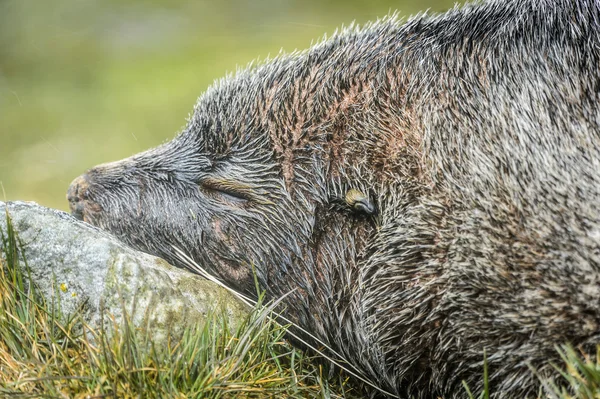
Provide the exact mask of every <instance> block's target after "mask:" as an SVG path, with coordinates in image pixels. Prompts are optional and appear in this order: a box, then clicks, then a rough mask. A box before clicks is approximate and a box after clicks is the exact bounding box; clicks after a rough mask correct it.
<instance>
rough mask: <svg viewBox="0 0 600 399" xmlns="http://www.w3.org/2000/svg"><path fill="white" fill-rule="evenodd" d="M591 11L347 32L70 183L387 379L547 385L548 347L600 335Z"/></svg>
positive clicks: (77, 195) (119, 221)
mask: <svg viewBox="0 0 600 399" xmlns="http://www.w3.org/2000/svg"><path fill="white" fill-rule="evenodd" d="M599 23H600V3H599V2H598V1H592V0H530V1H527V0H509V1H491V2H488V3H485V4H479V5H471V6H465V7H462V8H456V9H453V10H451V11H449V12H447V13H445V14H443V15H439V16H433V17H431V16H419V17H416V18H413V19H411V20H409V21H408V22H406V23H404V24H401V23H399V22H397V21H396V20H395V19H394V18H387V19H384V20H382V21H380V22H377V23H373V24H371V25H368V26H366V27H364V28H360V29H359V28H351V29H346V30H344V31H342V32H341V33H339V34H336V35H334V36H333V37H332V38H330V39H328V40H325V41H323V42H321V43H319V44H317V45H315V46H314V47H312V48H310V49H308V50H307V51H304V52H299V53H294V54H290V55H282V56H280V57H278V58H276V59H274V60H271V61H268V62H266V63H263V64H261V65H258V66H254V67H250V68H248V69H246V70H243V71H240V72H238V73H237V74H236V75H235V76H232V77H228V78H225V79H223V80H221V81H219V82H217V83H216V84H215V85H214V86H213V87H212V88H210V89H209V90H208V91H207V92H206V93H205V94H203V95H202V96H201V97H200V99H199V100H198V103H197V105H196V107H195V110H194V113H193V116H192V117H191V119H190V120H189V123H188V125H187V127H186V128H185V130H184V131H183V132H182V133H181V134H180V135H178V136H177V137H176V138H175V139H174V140H172V141H170V142H168V143H166V144H164V145H162V146H160V147H158V148H154V149H151V150H149V151H147V152H144V153H141V154H138V155H134V156H132V157H131V158H128V159H125V160H122V161H119V162H115V163H111V164H105V165H100V166H97V167H95V168H93V169H91V170H89V171H88V172H87V173H86V174H85V175H83V176H81V177H79V178H78V179H76V180H75V181H74V183H73V185H72V186H71V188H70V190H69V200H70V203H71V207H72V210H73V213H74V214H75V215H77V216H79V217H80V218H82V219H83V220H85V221H87V222H89V223H92V224H94V225H97V226H100V227H101V228H103V229H106V230H109V231H111V232H113V233H114V234H116V235H117V236H119V237H120V238H121V239H123V240H124V241H126V242H128V243H129V244H130V245H132V246H134V247H136V248H140V249H142V250H144V251H147V252H149V253H152V254H155V255H159V256H161V257H164V258H165V259H167V260H169V261H171V262H173V263H175V264H180V265H181V264H182V263H181V262H180V261H179V258H178V257H177V256H175V253H174V250H173V247H177V248H180V249H182V250H183V251H184V252H186V253H188V254H189V255H190V256H191V257H192V258H193V259H194V260H195V261H196V262H198V263H199V264H200V265H202V267H204V268H205V269H207V270H208V271H210V272H211V273H213V274H214V275H216V276H218V277H219V278H220V279H221V280H222V281H224V282H225V283H226V284H228V285H229V286H231V287H233V288H235V289H236V290H238V291H240V292H242V293H244V294H247V295H251V296H252V295H256V289H255V285H254V275H256V278H257V280H258V282H259V284H260V286H261V287H262V288H263V289H265V290H266V291H267V295H268V296H269V297H271V298H279V297H282V296H284V295H285V294H288V293H289V292H290V291H291V294H289V295H288V296H286V297H285V299H284V300H283V302H284V304H285V305H286V309H287V310H286V312H285V314H286V316H287V317H288V318H289V319H291V320H292V321H293V322H294V323H296V324H297V325H299V326H301V327H302V328H304V329H305V330H306V331H308V332H310V333H311V334H313V335H314V336H315V337H317V338H318V340H320V341H322V342H323V343H325V344H327V345H328V346H329V347H331V348H332V349H333V351H335V352H336V353H337V354H338V355H339V356H340V357H342V358H344V359H345V360H346V361H347V362H348V365H347V367H348V368H349V369H352V370H354V371H355V372H356V373H357V374H360V375H361V376H363V377H365V378H366V379H368V380H369V381H371V382H372V383H373V384H374V385H377V386H378V387H379V388H381V389H382V390H384V391H387V392H388V393H390V394H395V395H400V396H405V395H412V396H413V397H417V398H432V397H437V396H443V397H444V398H458V397H464V396H465V391H464V390H463V388H462V386H461V381H463V380H465V381H466V382H467V383H468V384H469V386H470V387H471V389H473V390H476V389H478V388H480V387H481V386H482V385H481V375H482V371H483V362H484V352H485V353H486V354H487V363H488V368H489V371H490V377H489V380H490V386H491V387H492V392H493V395H492V396H494V397H496V398H517V397H518V398H521V397H526V396H529V397H534V396H535V395H536V393H537V392H538V389H539V385H540V383H539V379H538V376H536V375H535V373H533V372H532V368H533V369H534V370H536V372H537V374H539V376H548V375H550V374H552V373H553V372H554V369H553V368H552V367H551V366H550V364H549V363H550V362H551V361H554V362H559V361H560V360H559V358H558V354H557V352H556V350H555V345H558V344H564V343H571V344H573V345H575V346H578V347H580V348H581V350H582V351H587V352H589V353H593V352H595V347H596V344H598V343H600V105H599V104H600V102H599V92H600V67H599V65H600V26H599ZM302 337H303V338H304V339H305V340H306V341H310V342H312V344H314V345H317V346H322V345H321V344H317V343H315V342H314V340H313V338H312V337H310V336H308V335H306V334H303V335H302ZM326 352H327V351H326ZM330 355H331V356H332V357H335V358H337V357H338V355H333V354H331V353H330ZM373 392H374V393H380V391H377V390H374V391H373Z"/></svg>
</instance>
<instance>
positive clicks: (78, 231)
mask: <svg viewBox="0 0 600 399" xmlns="http://www.w3.org/2000/svg"><path fill="white" fill-rule="evenodd" d="M6 210H8V214H9V216H10V218H11V220H12V224H13V226H14V228H15V231H16V232H17V236H18V237H19V239H20V241H21V242H22V245H23V255H24V257H25V259H26V260H27V265H28V267H29V272H30V276H31V279H32V280H33V282H34V283H35V284H36V285H37V287H38V290H39V292H40V293H41V294H42V295H43V296H44V297H45V298H46V299H47V300H48V301H49V303H51V304H55V306H60V309H61V313H62V314H63V315H65V316H68V315H71V314H73V312H76V311H77V310H78V309H81V310H82V311H83V315H84V319H85V320H86V322H88V323H89V324H90V326H92V327H95V328H98V327H100V326H101V324H102V320H106V317H105V316H107V315H112V316H113V317H114V318H115V320H116V321H117V322H120V321H121V320H122V317H123V315H124V311H125V314H126V315H128V316H129V317H130V318H131V320H132V321H133V324H134V325H135V326H138V327H147V328H148V329H150V330H151V331H152V334H153V335H152V336H153V339H154V341H155V342H159V341H161V340H163V339H165V338H166V337H167V336H177V335H179V334H180V333H181V332H182V330H183V327H184V326H186V325H190V324H193V323H204V322H205V321H206V320H207V315H209V314H211V313H213V314H217V315H222V316H223V317H227V318H228V322H229V325H230V326H235V325H237V324H238V323H239V322H240V321H241V319H242V318H243V317H244V316H245V315H246V314H247V307H246V306H245V305H243V304H242V303H241V302H239V301H238V300H237V299H236V298H235V297H234V296H233V295H231V294H230V293H229V292H227V291H225V290H224V289H222V288H220V287H218V286H217V285H216V284H214V283H212V282H210V281H207V280H204V279H202V278H200V277H198V276H196V275H194V274H192V273H189V272H187V271H185V270H182V269H179V268H176V267H174V266H171V265H169V264H168V263H167V262H166V261H164V260H162V259H160V258H157V257H154V256H151V255H148V254H146V253H143V252H139V251H136V250H134V249H131V248H130V247H128V246H126V245H125V244H123V243H121V242H120V241H118V240H117V239H116V238H114V237H113V236H111V235H110V234H109V233H107V232H104V231H101V230H99V229H97V228H95V227H93V226H91V225H88V224H86V223H83V222H80V221H78V220H76V219H75V218H73V217H72V216H70V215H69V214H67V213H65V212H61V211H58V210H55V209H48V208H45V207H42V206H39V205H37V204H35V203H32V202H8V203H4V202H0V213H1V216H0V230H1V231H2V232H4V234H6V228H7V226H6V217H5V213H6ZM0 254H2V253H1V251H0Z"/></svg>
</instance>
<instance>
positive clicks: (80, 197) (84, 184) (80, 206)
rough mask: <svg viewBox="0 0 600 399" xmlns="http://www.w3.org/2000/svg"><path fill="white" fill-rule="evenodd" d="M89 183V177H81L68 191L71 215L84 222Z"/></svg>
mask: <svg viewBox="0 0 600 399" xmlns="http://www.w3.org/2000/svg"><path fill="white" fill-rule="evenodd" d="M88 187H89V183H88V181H87V176H86V175H85V174H84V175H81V176H79V177H77V178H76V179H75V180H73V182H71V185H70V186H69V189H68V191H67V201H69V209H70V210H71V215H73V216H74V217H75V218H77V219H79V220H84V211H85V200H86V199H87V189H88Z"/></svg>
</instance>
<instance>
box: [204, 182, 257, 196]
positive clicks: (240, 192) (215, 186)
mask: <svg viewBox="0 0 600 399" xmlns="http://www.w3.org/2000/svg"><path fill="white" fill-rule="evenodd" d="M200 184H201V186H202V187H203V188H204V189H207V190H210V191H213V192H216V193H219V194H221V195H225V196H228V197H231V199H233V200H237V201H240V200H241V201H251V200H252V199H253V198H254V197H255V196H256V194H255V192H254V190H253V189H252V187H251V186H249V185H247V184H244V183H240V182H237V181H234V180H228V179H222V178H215V177H207V178H205V179H203V180H202V181H201V183H200Z"/></svg>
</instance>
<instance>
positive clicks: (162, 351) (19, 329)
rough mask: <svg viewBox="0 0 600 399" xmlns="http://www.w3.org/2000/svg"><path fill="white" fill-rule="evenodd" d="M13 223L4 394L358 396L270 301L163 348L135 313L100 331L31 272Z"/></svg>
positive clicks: (6, 281)
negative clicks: (63, 308) (296, 337)
mask: <svg viewBox="0 0 600 399" xmlns="http://www.w3.org/2000/svg"><path fill="white" fill-rule="evenodd" d="M8 226H9V229H8V231H7V232H3V233H2V252H3V258H4V259H2V260H1V262H2V267H1V268H0V270H1V272H0V273H1V274H0V396H2V397H20V398H26V397H36V398H40V397H44V398H66V397H72V398H85V397H103V398H104V397H109V398H110V397H113V398H139V397H151V398H154V397H155V398H160V397H163V398H188V397H203V398H221V397H225V398H227V397H236V398H237V397H283V398H307V397H315V398H320V397H334V398H335V397H353V396H356V395H357V394H356V393H355V391H354V390H352V389H351V388H350V387H349V386H348V381H347V380H346V379H345V378H344V377H342V376H339V375H335V374H334V375H333V377H329V373H328V372H327V370H324V369H323V367H321V366H319V365H318V364H317V363H316V362H313V361H312V359H311V358H309V357H307V356H306V355H305V354H303V353H302V352H301V351H298V350H297V349H294V348H292V347H291V346H290V345H289V344H288V343H287V342H286V340H285V339H284V335H285V332H286V328H285V327H282V326H280V325H278V324H277V323H275V322H274V321H272V320H271V319H270V317H269V310H268V309H267V310H265V309H264V308H261V307H257V310H255V311H254V312H252V313H251V314H250V315H249V316H248V317H247V319H246V320H245V321H244V322H243V323H242V324H241V325H240V326H239V327H238V328H236V329H235V330H233V329H232V328H230V327H229V326H228V325H227V323H226V320H227V318H226V317H218V316H219V315H218V314H214V315H213V316H212V317H211V319H210V320H211V321H210V322H208V323H206V324H205V325H202V326H190V327H189V328H188V329H186V331H185V332H184V334H183V337H182V338H181V339H179V340H177V341H172V342H169V343H168V345H162V346H160V347H157V346H154V345H153V342H152V339H151V337H149V336H148V335H147V334H145V333H144V331H142V330H139V329H136V328H134V327H133V326H132V324H131V322H130V321H129V320H125V321H124V322H122V323H116V322H114V320H113V321H112V322H109V323H107V326H106V327H105V328H104V330H94V329H92V328H90V327H89V326H88V325H86V323H85V322H84V321H83V320H82V319H81V317H80V316H79V315H74V316H72V317H70V318H68V319H65V318H64V316H65V315H61V314H60V310H59V309H55V311H51V308H52V307H53V304H52V303H49V302H47V301H45V300H44V298H42V297H41V296H40V295H39V294H38V293H37V292H36V288H35V286H33V285H32V284H31V283H29V279H28V278H26V276H24V275H23V273H22V270H24V268H23V267H22V266H21V265H20V263H21V262H22V260H21V259H19V253H20V251H19V242H18V239H17V237H16V235H15V233H14V231H13V230H12V227H11V224H10V223H9V224H8ZM25 269H26V268H25ZM57 313H59V314H57ZM108 319H109V320H111V319H110V318H108ZM324 375H328V377H327V378H326V377H324Z"/></svg>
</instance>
